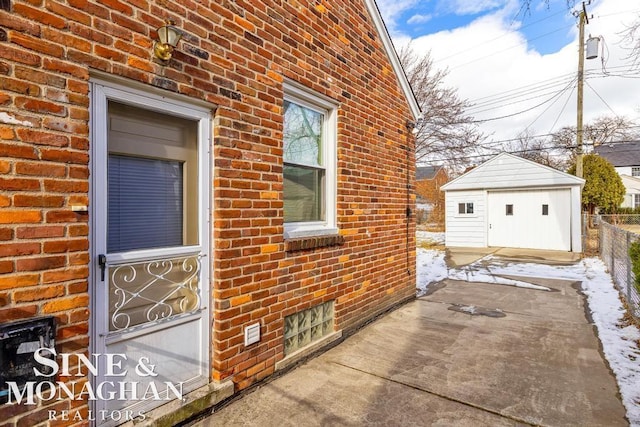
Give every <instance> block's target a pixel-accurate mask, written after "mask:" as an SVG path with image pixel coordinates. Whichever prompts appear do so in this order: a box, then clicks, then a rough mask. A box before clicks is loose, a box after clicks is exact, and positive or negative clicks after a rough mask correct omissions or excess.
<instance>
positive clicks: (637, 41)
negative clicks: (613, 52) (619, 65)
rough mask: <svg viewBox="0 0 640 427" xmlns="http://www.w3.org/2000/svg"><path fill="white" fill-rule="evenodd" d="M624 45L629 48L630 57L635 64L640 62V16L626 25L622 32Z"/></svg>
mask: <svg viewBox="0 0 640 427" xmlns="http://www.w3.org/2000/svg"><path fill="white" fill-rule="evenodd" d="M622 43H623V47H625V48H626V49H628V50H629V59H631V60H633V63H634V65H638V63H639V62H640V16H636V18H635V20H634V21H633V22H631V23H630V24H629V25H627V26H626V28H625V30H624V31H623V32H622Z"/></svg>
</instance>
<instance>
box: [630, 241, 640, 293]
mask: <svg viewBox="0 0 640 427" xmlns="http://www.w3.org/2000/svg"><path fill="white" fill-rule="evenodd" d="M629 258H630V259H631V271H633V275H634V277H635V280H634V282H633V284H634V286H635V287H636V289H637V290H638V292H640V240H639V241H636V242H633V243H632V244H631V246H629Z"/></svg>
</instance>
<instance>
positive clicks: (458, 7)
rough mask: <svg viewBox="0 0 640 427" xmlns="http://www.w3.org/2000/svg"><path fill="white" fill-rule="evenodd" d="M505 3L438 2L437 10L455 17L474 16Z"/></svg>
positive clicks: (475, 0) (496, 0)
mask: <svg viewBox="0 0 640 427" xmlns="http://www.w3.org/2000/svg"><path fill="white" fill-rule="evenodd" d="M506 3H508V1H506V0H440V2H439V3H438V8H439V9H441V10H445V11H448V12H452V13H455V14H456V15H474V14H476V13H481V12H486V11H489V10H493V9H496V8H498V7H503V6H504V5H505V4H506Z"/></svg>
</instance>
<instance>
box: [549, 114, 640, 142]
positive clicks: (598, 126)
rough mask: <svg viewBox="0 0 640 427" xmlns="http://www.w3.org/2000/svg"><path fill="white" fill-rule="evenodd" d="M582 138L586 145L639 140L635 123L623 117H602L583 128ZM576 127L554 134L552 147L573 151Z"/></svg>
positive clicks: (639, 134)
mask: <svg viewBox="0 0 640 427" xmlns="http://www.w3.org/2000/svg"><path fill="white" fill-rule="evenodd" d="M583 132H584V133H583V138H584V141H585V144H587V145H591V144H592V145H600V144H606V143H610V142H625V141H635V140H639V139H640V129H639V128H638V126H637V125H636V123H635V122H634V121H632V120H629V119H628V118H626V117H624V116H602V117H598V118H597V119H595V120H594V121H593V122H591V123H588V124H586V125H585V126H584V131H583ZM576 133H577V132H576V127H575V126H565V127H563V128H562V129H560V130H559V131H557V132H555V133H554V134H553V137H552V141H553V145H554V146H555V147H558V148H565V149H567V150H573V149H575V143H576V142H575V141H576Z"/></svg>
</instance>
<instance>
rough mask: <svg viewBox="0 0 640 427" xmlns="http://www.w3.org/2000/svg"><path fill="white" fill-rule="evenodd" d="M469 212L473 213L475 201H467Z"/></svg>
mask: <svg viewBox="0 0 640 427" xmlns="http://www.w3.org/2000/svg"><path fill="white" fill-rule="evenodd" d="M467 213H468V214H472V213H473V203H467Z"/></svg>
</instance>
